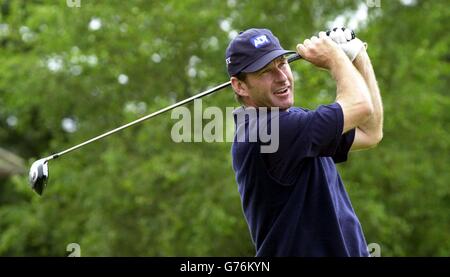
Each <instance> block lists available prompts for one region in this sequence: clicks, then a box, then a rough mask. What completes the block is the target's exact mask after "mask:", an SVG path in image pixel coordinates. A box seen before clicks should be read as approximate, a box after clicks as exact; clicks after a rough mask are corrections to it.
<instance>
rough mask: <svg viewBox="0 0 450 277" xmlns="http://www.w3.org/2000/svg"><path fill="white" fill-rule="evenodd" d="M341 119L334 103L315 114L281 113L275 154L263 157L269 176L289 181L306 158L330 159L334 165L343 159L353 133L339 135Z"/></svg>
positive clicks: (318, 109)
mask: <svg viewBox="0 0 450 277" xmlns="http://www.w3.org/2000/svg"><path fill="white" fill-rule="evenodd" d="M343 127H344V115H343V112H342V108H341V106H340V105H339V104H338V103H333V104H330V105H321V106H319V107H318V108H317V109H315V110H311V111H302V110H298V109H297V110H294V111H289V112H282V113H280V116H279V147H278V151H276V152H274V153H270V154H265V155H263V160H264V161H265V164H266V166H267V167H268V170H269V172H270V173H272V174H274V175H275V176H284V177H286V176H287V177H288V178H287V179H290V178H289V177H293V175H295V172H297V171H298V170H299V169H300V167H301V165H302V162H303V161H304V160H305V159H307V158H314V157H332V158H333V160H334V162H335V163H338V162H343V161H345V160H346V159H347V155H348V151H349V150H350V147H351V145H352V143H353V140H354V135H355V131H354V130H351V131H349V132H346V133H345V134H344V135H343V134H342V131H343Z"/></svg>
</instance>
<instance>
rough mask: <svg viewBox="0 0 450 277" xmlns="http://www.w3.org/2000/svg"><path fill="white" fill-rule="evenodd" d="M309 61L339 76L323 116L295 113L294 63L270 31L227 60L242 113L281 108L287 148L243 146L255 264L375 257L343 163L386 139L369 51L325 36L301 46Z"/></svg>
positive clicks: (345, 35)
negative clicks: (264, 259) (262, 259)
mask: <svg viewBox="0 0 450 277" xmlns="http://www.w3.org/2000/svg"><path fill="white" fill-rule="evenodd" d="M297 52H298V54H300V55H301V56H302V57H303V59H305V60H306V61H308V62H310V63H312V64H313V65H315V66H316V67H318V68H323V69H326V70H328V71H329V72H330V73H331V76H332V77H333V79H334V80H335V82H336V87H337V89H336V100H335V102H334V103H331V104H328V105H321V106H319V107H318V108H317V109H315V110H307V109H304V108H297V107H293V106H292V105H293V104H294V81H293V76H292V72H291V68H290V66H289V63H288V62H287V60H286V57H285V56H286V54H290V53H295V52H292V51H286V50H284V49H283V48H282V47H281V45H280V43H279V41H278V39H277V38H276V37H275V36H274V35H273V34H272V32H271V31H269V30H267V29H249V30H246V31H245V32H242V33H240V34H239V35H238V36H237V37H236V38H234V39H233V40H232V41H231V42H230V44H229V46H228V48H227V50H226V63H227V70H228V74H229V76H230V81H231V85H232V87H233V90H234V92H235V94H236V97H237V99H238V101H239V102H240V103H241V104H242V107H240V108H238V109H236V110H235V111H234V116H235V122H236V130H238V129H240V128H243V127H244V126H242V125H245V124H249V122H248V121H249V120H250V121H251V120H253V119H251V118H250V119H248V117H247V119H248V120H244V122H239V121H237V120H236V118H238V116H239V115H240V114H242V113H245V112H246V111H248V110H249V109H256V110H259V109H260V108H261V107H267V108H270V107H278V108H279V113H278V116H277V117H276V118H272V119H271V120H277V121H278V122H277V124H279V134H278V135H279V147H278V149H277V151H275V152H273V153H262V152H261V151H260V146H261V145H262V144H263V143H262V142H261V141H260V140H258V141H256V142H251V141H243V142H240V141H238V140H236V137H235V140H234V143H233V146H232V158H233V169H234V171H235V174H236V181H237V184H238V190H239V193H240V195H241V200H242V207H243V211H244V215H245V218H246V220H247V223H248V226H249V229H250V233H251V237H252V239H253V242H254V244H255V247H256V256H364V257H367V256H369V253H368V250H367V244H366V241H365V238H364V235H363V230H362V228H361V224H360V222H359V220H358V218H357V216H356V214H355V212H354V210H353V208H352V205H351V203H350V199H349V197H348V195H347V193H346V191H345V188H344V184H343V182H342V180H341V177H340V176H339V173H338V172H337V170H336V166H335V163H339V162H344V161H346V160H347V155H348V152H349V151H355V150H362V149H368V148H372V147H374V146H376V145H377V144H378V143H379V142H380V141H381V139H382V136H383V132H382V123H383V109H382V103H381V97H380V93H379V89H378V86H377V81H376V79H375V74H374V71H373V68H372V65H371V62H370V58H369V56H368V54H367V52H366V49H365V44H364V43H363V42H362V41H361V40H359V39H358V38H355V39H353V40H352V39H351V31H350V30H348V29H344V28H343V29H335V30H334V31H332V32H331V33H330V34H329V36H327V35H326V33H325V32H320V33H319V35H318V37H316V36H313V37H312V38H311V39H306V40H305V41H304V42H303V43H302V44H298V45H297Z"/></svg>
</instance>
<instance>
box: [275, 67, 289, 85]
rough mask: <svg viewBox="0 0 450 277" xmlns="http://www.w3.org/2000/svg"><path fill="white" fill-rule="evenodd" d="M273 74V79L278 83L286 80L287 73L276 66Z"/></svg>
mask: <svg viewBox="0 0 450 277" xmlns="http://www.w3.org/2000/svg"><path fill="white" fill-rule="evenodd" d="M275 75H276V76H275V81H277V82H279V83H283V82H286V81H287V80H288V77H287V73H286V72H284V70H283V69H280V68H277V70H276V71H275Z"/></svg>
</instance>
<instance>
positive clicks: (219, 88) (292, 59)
mask: <svg viewBox="0 0 450 277" xmlns="http://www.w3.org/2000/svg"><path fill="white" fill-rule="evenodd" d="M298 59H301V56H300V55H298V54H295V55H292V56H290V57H289V58H288V62H289V63H291V62H293V61H296V60H298ZM230 84H231V82H230V81H228V82H225V83H223V84H220V85H218V86H216V87H213V88H211V89H209V90H206V91H203V92H200V93H198V94H196V95H194V96H191V97H189V98H186V99H184V100H182V101H180V102H177V103H175V104H172V105H170V106H167V107H165V108H163V109H160V110H159V111H156V112H154V113H151V114H149V115H146V116H144V117H141V118H138V119H136V120H135V121H133V122H130V123H128V124H125V125H122V126H120V127H118V128H116V129H114V130H111V131H109V132H106V133H104V134H101V135H99V136H96V137H94V138H92V139H90V140H87V141H85V142H82V143H80V144H78V145H75V146H73V147H71V148H69V149H66V150H64V151H61V152H59V153H56V154H53V155H51V156H49V157H47V158H46V160H47V161H48V160H52V159H56V158H58V157H60V156H62V155H65V154H67V153H69V152H72V151H74V150H76V149H78V148H80V147H83V146H85V145H88V144H90V143H92V142H94V141H97V140H99V139H102V138H105V137H107V136H110V135H112V134H114V133H117V132H119V131H121V130H123V129H126V128H128V127H131V126H133V125H136V124H138V123H141V122H142V121H145V120H147V119H150V118H152V117H155V116H157V115H159V114H162V113H164V112H167V111H170V110H172V109H174V108H176V107H179V106H181V105H184V104H186V103H189V102H191V101H193V100H195V99H199V98H202V97H204V96H206V95H209V94H212V93H214V92H216V91H219V90H221V89H224V88H226V87H228V86H230Z"/></svg>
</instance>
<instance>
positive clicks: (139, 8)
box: [0, 0, 450, 256]
mask: <svg viewBox="0 0 450 277" xmlns="http://www.w3.org/2000/svg"><path fill="white" fill-rule="evenodd" d="M449 4H450V2H449V1H448V0H445V1H444V0H433V1H421V0H402V1H400V0H389V1H385V0H367V1H365V0H361V1H351V0H348V1H346V0H342V1H330V0H323V1H322V0H321V1H283V0H278V1H273V0H258V1H245V0H227V1H224V0H222V1H219V0H207V1H206V0H205V1H195V0H183V1H178V0H172V1H143V0H142V1H139V0H128V1H122V0H108V1H90V0H89V1H88V0H80V1H76V0H73V1H66V0H58V1H55V0H40V1H38V0H35V1H31V0H0V255H2V256H67V255H68V254H69V252H67V251H66V246H67V245H68V244H69V243H77V244H79V245H80V247H81V255H82V256H253V255H254V254H255V250H254V247H253V245H252V243H251V238H250V235H249V231H248V228H247V225H246V223H245V219H244V216H243V214H242V208H241V203H240V199H239V193H238V191H237V185H236V182H235V180H234V172H233V170H232V167H231V155H230V147H231V143H229V142H226V143H225V142H222V143H218V142H217V143H175V142H173V141H172V139H171V136H170V132H171V128H172V126H173V125H174V123H175V122H176V121H175V120H172V119H171V118H170V114H164V115H161V116H158V117H156V118H154V119H151V120H150V121H147V122H146V123H143V124H140V125H138V126H135V127H133V128H130V129H127V130H124V131H122V132H120V133H117V134H115V135H114V136H111V137H109V138H107V139H104V140H102V141H98V142H96V143H93V144H91V145H89V146H86V147H84V148H82V149H80V150H77V151H75V152H72V153H71V154H70V155H67V156H64V157H62V158H61V159H59V160H56V161H52V162H50V181H49V184H48V187H47V189H46V191H45V193H44V195H43V196H42V197H39V196H38V195H36V194H35V193H34V192H33V191H32V190H31V189H30V187H29V186H28V169H29V166H30V165H31V163H32V162H33V161H35V160H36V159H38V158H41V157H46V156H48V155H50V154H53V153H56V152H59V151H62V150H64V149H66V148H68V147H71V146H73V145H75V144H78V143H81V142H83V141H85V140H87V139H89V138H92V137H94V136H97V135H99V134H101V133H103V132H106V131H108V130H111V129H114V128H116V127H118V126H120V125H122V124H125V123H128V122H130V121H132V120H134V119H137V118H138V117H141V116H143V115H146V114H148V113H150V112H153V111H156V110H158V109H160V108H162V107H165V106H167V105H169V104H172V103H174V102H175V101H179V100H182V99H184V98H186V97H189V96H191V95H194V94H196V93H198V92H200V91H203V90H205V89H207V88H209V87H212V86H214V85H217V84H220V83H223V82H225V81H227V80H228V77H227V74H226V69H225V61H224V59H225V57H224V52H225V49H226V47H227V45H228V42H229V40H230V39H231V38H233V37H234V36H236V35H237V33H238V32H239V31H241V30H244V29H246V28H250V27H265V28H269V29H271V30H272V31H273V32H274V34H275V35H277V36H278V37H279V39H280V41H281V43H282V45H283V46H284V48H286V49H288V48H289V49H295V46H296V44H297V43H299V42H302V41H303V40H304V39H306V38H309V37H310V36H312V35H315V34H317V33H318V32H319V31H321V30H326V29H329V28H332V27H340V26H347V27H350V28H353V29H355V31H356V34H357V36H358V37H360V38H361V39H362V40H364V41H366V42H367V43H368V53H369V55H370V57H371V59H372V63H373V66H374V68H375V72H376V74H377V78H378V82H379V86H380V89H381V92H382V97H383V103H384V109H385V123H384V125H385V127H384V139H383V141H382V143H381V144H380V145H379V146H378V147H377V148H375V149H372V150H369V151H362V152H354V153H351V154H350V159H349V161H348V162H347V163H345V164H342V165H339V171H340V173H341V176H342V178H343V180H344V183H345V185H346V188H347V190H348V193H349V194H350V198H351V200H352V204H353V206H354V209H355V211H356V213H357V215H358V217H359V219H360V221H361V223H362V226H363V229H364V232H365V235H366V240H367V243H377V244H378V245H380V247H381V249H380V250H381V255H382V256H448V255H449V251H450V218H449V215H450V206H449V203H450V194H449V192H450V190H449V182H450V170H449V162H450V159H449V157H450V155H449V153H450V151H449V147H450V134H449V129H450V124H449V123H450V113H449V109H450V97H449V88H450V87H449V76H450V67H449V61H450V50H449V45H450V37H449V33H448V26H449V23H450V20H449V19H450V9H448V7H449ZM291 67H292V69H293V71H294V72H295V73H294V75H295V79H296V103H295V104H296V105H297V106H303V107H306V108H310V109H313V108H315V107H317V106H318V105H320V104H328V103H331V102H333V101H334V97H335V85H334V83H333V81H332V79H331V78H330V75H329V74H328V73H327V72H325V71H321V70H317V69H316V68H314V67H313V66H312V65H310V64H308V63H307V62H304V61H299V62H296V63H294V64H291ZM208 106H217V107H220V108H222V109H225V107H237V106H239V105H238V103H237V102H235V100H234V93H233V92H232V90H231V89H230V88H228V89H226V90H223V91H221V92H218V93H217V94H214V95H212V96H208V97H205V98H203V108H206V107H208ZM187 107H188V108H189V109H193V105H192V104H190V105H187Z"/></svg>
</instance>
